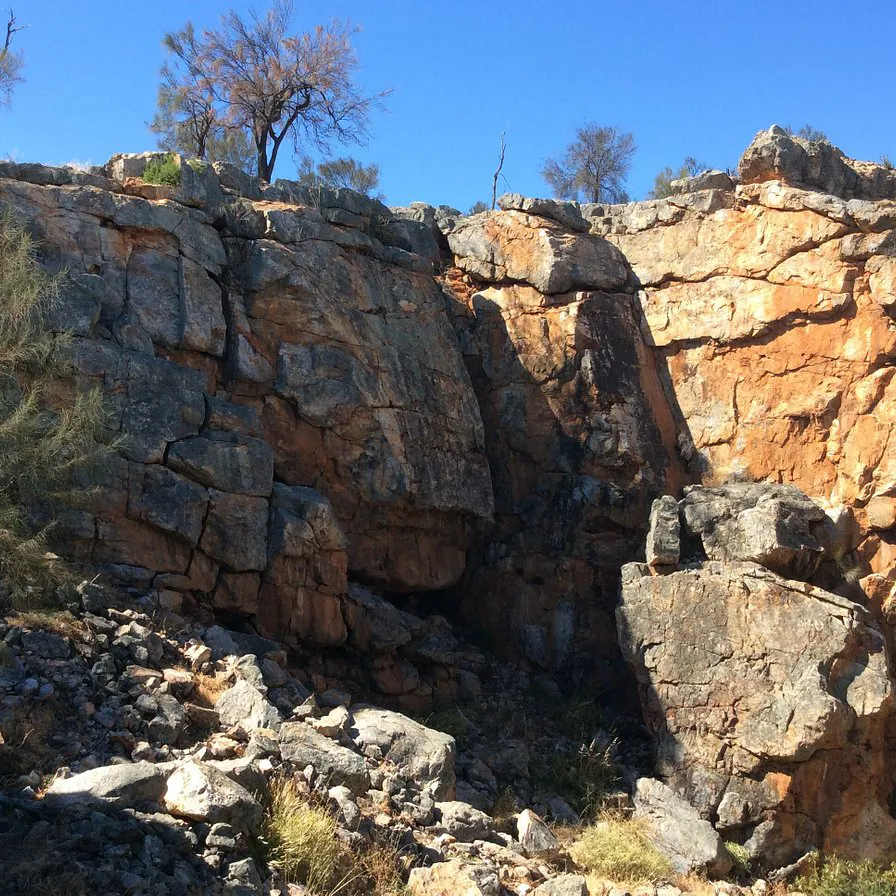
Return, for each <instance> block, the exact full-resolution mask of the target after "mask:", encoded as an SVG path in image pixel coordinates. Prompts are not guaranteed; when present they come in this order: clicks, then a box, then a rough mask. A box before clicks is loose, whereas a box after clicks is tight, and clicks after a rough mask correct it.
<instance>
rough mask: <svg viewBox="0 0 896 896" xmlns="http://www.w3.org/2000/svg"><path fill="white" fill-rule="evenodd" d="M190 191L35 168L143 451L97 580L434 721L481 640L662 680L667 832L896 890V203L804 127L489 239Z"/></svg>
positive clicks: (506, 219) (495, 232) (119, 424)
mask: <svg viewBox="0 0 896 896" xmlns="http://www.w3.org/2000/svg"><path fill="white" fill-rule="evenodd" d="M151 158H152V154H144V155H122V156H116V157H114V158H113V159H112V160H111V161H110V162H109V163H108V164H107V165H105V166H102V167H98V168H92V169H90V170H88V171H81V170H75V169H72V168H49V167H45V166H40V165H27V164H15V163H10V162H4V163H0V204H4V205H8V206H10V207H11V208H12V209H13V211H14V213H15V214H16V215H17V216H18V217H19V218H21V219H22V220H23V221H24V222H25V223H26V224H27V225H28V227H29V229H30V230H31V231H32V232H33V234H34V235H35V237H36V238H37V240H38V245H39V254H40V260H41V262H42V264H43V265H44V266H45V267H46V268H47V269H48V270H50V271H51V272H64V276H63V279H62V281H61V284H62V294H61V302H60V303H59V307H58V309H57V310H56V312H55V317H54V320H53V322H52V324H53V327H54V328H55V329H60V330H63V329H64V330H68V331H70V332H71V333H72V346H73V351H72V357H71V375H70V377H69V379H67V380H66V382H64V383H61V384H60V394H61V396H62V400H64V394H65V390H66V389H69V390H71V389H85V388H89V387H91V386H98V387H99V388H100V389H101V390H102V392H103V393H104V395H105V398H106V405H107V408H108V413H109V418H108V425H109V429H110V431H112V433H113V434H114V435H115V436H117V437H119V438H120V447H119V449H118V451H117V452H116V453H115V454H114V456H113V457H112V458H111V459H110V460H109V462H108V463H106V464H105V465H104V467H103V469H102V470H101V471H99V472H98V473H96V474H94V475H95V476H97V477H98V480H99V481H98V482H97V483H96V484H98V485H99V486H100V490H99V492H98V497H97V500H96V502H95V503H94V505H93V506H92V507H91V508H90V510H89V511H86V510H81V511H76V512H67V513H66V514H65V516H64V519H63V520H62V523H63V525H62V527H61V529H60V532H62V533H64V537H63V538H62V539H61V542H62V545H63V547H64V550H65V551H66V552H67V553H68V554H69V555H71V556H72V557H73V558H74V559H76V560H79V561H86V562H89V563H90V564H91V565H92V566H94V567H95V568H97V569H99V570H100V571H102V572H104V573H105V574H107V575H108V576H110V577H111V578H112V579H115V580H117V581H118V582H123V583H126V584H128V585H130V586H132V587H134V588H136V589H138V590H142V591H144V592H145V591H152V592H153V593H154V594H155V595H156V597H157V600H158V602H159V605H160V606H161V607H163V608H165V609H166V610H168V611H171V612H175V613H179V614H183V615H185V616H192V617H194V618H198V619H201V620H202V621H203V622H204V624H206V625H209V626H210V625H212V624H213V623H214V622H215V621H216V620H217V621H220V622H224V623H226V624H227V625H229V626H232V627H235V628H239V629H243V630H250V629H251V630H253V631H254V632H255V633H257V634H258V635H261V636H263V637H266V638H272V639H276V640H277V641H278V642H280V643H282V644H283V645H284V646H285V647H286V648H288V649H290V650H295V651H302V650H306V649H310V648H312V647H313V648H314V649H318V650H322V651H325V652H326V656H327V661H326V663H325V664H324V667H323V668H324V671H323V672H321V677H320V680H319V681H316V682H315V685H316V686H320V687H321V688H323V687H326V686H327V685H332V684H334V683H338V681H339V680H345V679H346V677H349V678H351V677H354V680H353V682H352V686H353V687H354V688H356V689H357V690H359V691H360V690H361V684H363V687H364V688H366V689H368V691H369V692H371V693H374V694H377V695H379V698H378V699H380V700H381V702H383V703H384V704H386V705H389V706H390V707H394V708H397V709H403V710H418V709H421V708H424V707H427V706H430V705H432V703H433V701H449V702H450V701H452V700H455V699H456V698H457V696H458V694H461V693H463V692H465V691H466V692H467V693H469V692H470V691H471V690H474V691H475V677H476V671H477V666H476V661H475V658H474V657H473V655H472V654H471V653H470V651H469V650H467V649H466V648H465V647H463V646H462V645H461V644H460V643H459V642H458V641H457V640H456V639H455V637H454V635H453V634H452V630H451V625H450V624H449V622H448V621H446V619H445V618H444V617H445V616H448V617H451V618H452V619H455V620H459V621H462V622H463V623H465V624H466V626H468V627H470V628H474V629H477V630H479V631H480V632H482V633H484V634H485V635H487V636H489V637H490V638H491V642H492V647H493V649H494V650H496V651H497V652H498V653H500V654H501V655H503V656H504V657H505V658H507V659H511V660H513V661H514V662H516V663H517V664H519V665H520V666H522V667H523V668H525V669H526V670H528V671H529V672H530V673H535V674H536V675H537V674H544V675H550V676H552V677H557V678H559V679H565V680H568V681H572V682H574V683H576V684H578V685H580V686H584V687H587V688H590V689H591V690H592V691H593V692H595V693H597V692H602V693H605V694H616V693H621V692H624V691H627V690H628V688H629V684H630V682H631V680H632V678H634V680H635V681H636V682H637V685H638V691H639V694H640V701H641V709H642V711H643V715H644V719H645V721H646V722H647V725H648V727H649V729H650V731H651V734H652V737H653V741H654V745H655V749H656V772H657V775H658V776H659V777H660V778H661V779H662V781H663V782H664V784H665V785H668V788H671V791H670V794H668V795H667V794H665V792H664V791H663V792H662V793H660V790H658V789H657V788H658V787H661V786H662V785H659V784H657V783H656V782H654V784H652V785H651V786H649V787H648V786H646V785H645V786H643V787H641V788H640V792H642V795H643V796H644V799H645V800H646V799H647V795H648V794H652V795H653V796H652V798H654V799H655V800H656V801H658V804H660V805H666V804H667V803H669V801H670V800H680V798H684V799H686V800H687V801H688V802H689V803H690V804H691V806H692V807H693V809H694V810H696V812H697V813H698V814H699V816H700V818H701V820H702V822H709V823H711V824H712V825H713V826H714V827H715V829H716V831H718V832H719V833H721V835H722V836H723V837H724V839H725V840H727V841H736V842H738V843H740V844H742V845H743V846H744V848H745V849H746V850H747V852H748V853H749V854H750V855H751V856H752V857H754V858H755V860H756V861H759V862H762V863H765V864H766V865H768V866H776V867H777V866H781V865H786V864H787V863H790V862H794V861H796V860H798V859H799V858H800V857H801V856H802V854H803V853H805V852H806V851H808V850H810V849H813V848H826V849H832V850H837V851H840V852H844V853H848V854H853V855H862V856H871V857H874V858H887V857H890V858H892V857H893V856H892V855H891V854H890V853H891V852H892V847H891V846H889V844H891V843H892V842H893V836H892V833H893V825H894V824H896V823H894V821H893V819H892V818H891V816H890V814H889V808H888V807H889V806H890V805H891V804H892V797H893V794H894V788H893V777H894V775H893V769H892V768H891V767H890V766H891V763H890V762H888V761H887V758H886V757H887V755H888V752H889V745H890V744H892V740H893V724H894V722H893V718H892V716H893V714H892V700H893V698H892V688H893V681H892V674H891V671H890V666H891V658H890V654H891V652H892V650H893V646H894V641H893V625H894V624H896V460H894V455H892V454H891V453H890V438H891V430H892V429H893V426H894V422H896V383H894V376H893V374H894V371H896V363H894V362H896V326H894V321H896V174H894V172H892V171H890V170H889V169H887V168H884V167H882V166H876V165H872V164H870V163H863V162H855V161H854V160H850V159H847V158H845V157H844V156H843V155H842V154H841V153H840V152H839V150H837V149H836V148H835V147H832V146H830V144H827V143H811V142H807V141H804V140H800V139H798V138H793V137H791V136H789V135H787V134H786V133H785V132H784V131H783V130H781V129H780V128H772V129H770V130H769V131H766V132H762V133H760V134H759V135H757V137H756V139H755V140H754V141H753V143H752V144H751V146H750V147H749V148H748V149H747V151H746V152H745V154H744V156H743V158H742V159H741V163H740V168H739V175H738V176H734V175H732V174H726V173H722V172H705V173H703V174H701V175H698V176H697V177H696V178H691V179H689V180H687V181H682V182H676V185H675V189H676V192H675V193H674V194H673V195H672V196H669V197H668V198H665V199H659V200H651V201H647V202H638V203H630V204H628V205H615V206H614V205H596V204H585V205H579V204H576V203H563V202H556V201H553V200H545V199H532V198H525V197H522V196H519V195H516V194H508V195H505V196H504V197H502V198H501V200H500V203H499V205H500V208H499V209H497V210H495V211H492V212H485V213H482V214H478V215H474V216H464V215H462V214H460V213H459V212H457V211H456V210H454V209H450V208H448V207H445V206H441V207H439V208H433V207H431V206H427V205H423V204H415V205H412V206H410V207H408V208H398V209H389V208H387V207H386V206H384V205H383V204H381V203H379V202H377V201H375V200H371V199H369V198H367V197H364V196H361V195H359V194H356V193H353V192H351V191H346V190H327V189H320V190H308V189H306V188H302V187H300V186H298V185H296V184H294V183H290V182H287V181H277V182H276V183H274V184H272V185H267V184H263V183H261V182H259V181H258V180H257V179H255V178H251V177H248V176H247V175H245V174H243V173H241V172H239V171H237V170H236V169H233V168H231V167H229V166H226V165H215V166H210V165H206V164H204V163H199V162H195V161H190V162H188V161H186V160H181V162H180V174H181V177H180V184H179V186H176V187H169V186H159V185H153V184H148V183H146V182H145V181H144V180H143V179H142V175H143V173H144V169H145V167H146V164H147V162H148V161H149V160H150V159H151ZM657 499H659V500H657ZM645 537H646V544H647V549H646V553H645V550H644V544H645ZM643 561H646V563H645V562H643ZM620 593H621V595H622V598H621V602H620ZM409 609H413V610H415V611H417V612H415V613H411V612H407V610H409ZM433 611H435V612H433ZM436 613H439V614H442V615H436ZM325 679H327V680H325ZM359 683H361V684H359ZM244 689H245V690H246V692H247V693H246V695H244V696H243V697H240V695H239V694H238V695H236V697H240V699H245V700H249V698H252V693H251V689H250V688H248V686H247V687H246V688H244ZM253 699H254V698H253ZM250 702H251V701H250ZM255 709H256V710H259V711H262V710H264V709H265V707H261V709H259V708H258V707H255ZM224 711H225V713H226V707H225V708H224ZM236 711H237V712H238V713H242V714H243V716H244V717H245V715H246V714H248V713H251V712H253V711H254V710H253V709H252V707H251V706H249V707H248V708H247V707H246V706H244V705H243V704H242V703H240V704H239V705H238V708H237V710H236ZM371 712H373V711H372V710H371ZM162 716H164V713H162ZM356 719H357V716H356ZM275 721H276V722H277V724H279V723H280V722H281V721H282V719H279V718H278V719H276V720H275ZM159 724H160V725H165V724H168V722H165V720H164V718H163V721H162V722H160V723H159ZM285 724H286V726H288V725H290V724H292V723H290V722H287V723H285ZM370 725H371V732H373V733H372V734H371V737H375V736H378V735H376V731H377V730H378V729H377V727H376V725H377V723H376V719H375V718H374V717H372V716H371V721H370ZM258 727H259V728H266V727H271V720H270V719H266V720H265V719H261V718H260V717H259V724H258ZM288 730H289V729H288V727H287V731H288ZM294 733H296V734H297V735H298V734H301V735H302V737H301V738H299V737H298V736H296V737H292V736H289V737H283V736H282V735H281V740H282V741H283V742H284V743H288V744H290V746H289V747H288V749H289V750H294V751H296V756H299V755H300V754H301V755H305V753H304V752H303V751H312V752H313V750H314V749H316V748H317V747H316V743H317V740H318V738H319V737H327V736H328V735H321V734H319V732H315V731H312V733H311V734H308V733H307V732H305V731H304V729H296V730H295V732H294ZM352 755H353V756H355V755H356V754H355V753H353V754H352ZM296 761H297V762H298V761H299V760H298V759H297V760H296ZM334 761H336V760H334ZM346 762H347V763H348V759H346ZM350 764H351V763H348V765H347V766H346V768H348V766H349V765H350ZM356 764H357V763H356ZM355 771H356V772H357V775H355V777H351V776H350V775H349V776H347V777H346V779H345V786H347V787H348V788H349V789H351V788H355V789H358V788H359V787H361V786H362V784H363V783H365V782H363V781H361V778H362V777H363V775H362V772H363V769H360V767H359V769H356V770H355ZM195 776H196V772H195V770H187V771H184V772H183V773H182V775H181V777H182V778H183V780H182V781H180V782H177V783H178V786H179V788H180V789H181V790H183V791H184V792H185V793H188V792H190V791H191V789H193V788H195V781H194V780H193V778H195ZM152 780H153V781H155V779H154V778H153V779H152ZM147 781H149V779H147ZM169 782H170V779H169ZM156 783H157V782H156ZM138 784H139V786H141V787H142V786H144V784H143V782H142V779H140V780H139V781H138ZM654 785H656V786H654ZM152 786H155V784H152ZM668 788H667V789H668ZM657 794H660V796H657ZM176 798H177V799H179V797H175V796H172V797H171V799H172V800H174V799H176ZM644 811H645V812H648V810H647V809H645V810H644ZM649 811H653V809H650V810H649ZM222 823H223V822H222ZM228 823H229V822H228ZM715 849H716V846H715V845H714V843H713V844H711V849H710V853H711V854H712V856H715V852H713V850H715ZM707 862H708V866H707V867H709V866H711V865H712V864H713V862H715V863H716V864H718V862H717V859H716V858H712V860H711V861H710V860H707Z"/></svg>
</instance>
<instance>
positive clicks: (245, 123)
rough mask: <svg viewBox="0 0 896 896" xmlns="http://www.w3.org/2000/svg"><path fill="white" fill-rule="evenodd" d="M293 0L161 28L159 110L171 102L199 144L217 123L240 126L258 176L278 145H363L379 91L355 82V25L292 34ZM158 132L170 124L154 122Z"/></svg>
mask: <svg viewBox="0 0 896 896" xmlns="http://www.w3.org/2000/svg"><path fill="white" fill-rule="evenodd" d="M292 19H293V5H292V0H274V2H273V5H272V6H271V8H270V9H269V10H268V11H267V12H266V13H265V14H264V15H263V16H260V15H258V14H256V13H254V12H252V13H250V14H249V15H248V16H247V17H245V18H244V17H242V16H241V15H239V14H238V13H237V12H235V11H233V10H231V11H230V12H228V13H226V14H225V15H224V16H223V17H222V19H221V25H220V27H219V28H217V29H212V30H207V31H204V32H203V33H202V35H201V37H197V36H196V34H195V32H194V30H193V27H192V25H190V24H189V23H188V24H187V25H186V26H185V27H184V28H183V29H182V30H181V31H179V32H177V33H174V34H167V35H166V36H165V45H166V46H167V48H168V50H169V52H170V53H171V54H172V56H171V60H170V61H169V63H168V64H167V65H166V67H165V68H163V70H162V79H163V83H162V87H161V89H160V112H163V111H164V108H163V106H164V105H167V106H168V108H169V109H170V110H171V111H172V113H173V115H172V119H173V121H174V122H175V123H176V124H177V126H179V125H181V124H183V125H185V126H186V127H187V129H188V133H189V135H190V137H191V139H192V140H194V141H195V145H196V146H197V147H199V146H200V138H201V137H202V135H203V133H205V134H206V135H207V136H206V143H205V144H204V146H205V151H206V152H208V142H207V139H208V135H210V134H212V133H214V131H215V129H216V128H223V129H224V130H225V131H229V132H233V131H239V132H242V133H243V134H244V135H245V136H246V138H247V139H248V140H249V141H250V143H251V145H252V148H253V150H254V154H255V162H256V168H257V171H258V175H259V176H260V177H261V178H262V179H263V180H266V181H270V179H271V176H272V174H273V171H274V167H275V165H276V163H277V159H278V156H279V154H280V150H281V148H282V146H283V144H284V143H285V142H287V141H290V142H291V143H292V144H293V146H294V148H295V149H296V151H299V149H300V148H301V147H302V145H303V144H306V143H311V144H313V145H314V146H316V147H318V148H319V149H324V150H325V149H326V148H327V147H328V146H329V145H330V144H331V143H332V142H333V141H337V142H340V143H352V142H354V143H363V142H364V140H365V139H366V137H367V134H368V123H369V116H370V112H371V110H372V108H373V107H374V106H375V105H376V104H377V102H378V101H379V100H380V99H381V98H382V97H383V96H384V94H380V95H379V96H374V97H368V96H365V95H364V94H363V93H362V92H361V90H360V88H359V86H358V85H357V84H356V83H355V79H354V76H355V71H356V69H357V67H358V62H357V57H356V55H355V51H354V49H353V48H352V45H351V38H352V36H353V35H354V34H355V31H356V29H355V28H354V27H353V26H352V25H350V24H349V23H347V22H339V21H333V22H332V23H330V24H329V25H326V26H323V25H321V26H318V27H317V28H315V29H314V31H312V32H310V33H308V34H298V35H295V34H292V33H291V28H292ZM160 125H161V128H162V130H161V131H157V132H162V133H167V130H168V128H167V126H166V124H165V122H164V117H163V120H162V121H160Z"/></svg>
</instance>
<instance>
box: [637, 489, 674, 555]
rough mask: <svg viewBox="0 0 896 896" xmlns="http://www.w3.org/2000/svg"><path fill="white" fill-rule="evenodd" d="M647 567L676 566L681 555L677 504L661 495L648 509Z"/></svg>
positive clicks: (670, 497) (668, 497) (668, 496)
mask: <svg viewBox="0 0 896 896" xmlns="http://www.w3.org/2000/svg"><path fill="white" fill-rule="evenodd" d="M645 553H646V555H647V565H648V566H678V560H679V555H680V553H681V522H680V520H679V518H678V502H677V501H676V500H675V498H673V497H672V496H671V495H663V496H662V497H661V498H657V499H656V500H655V501H654V502H653V506H652V507H651V508H650V526H649V529H648V530H647V545H646V547H645Z"/></svg>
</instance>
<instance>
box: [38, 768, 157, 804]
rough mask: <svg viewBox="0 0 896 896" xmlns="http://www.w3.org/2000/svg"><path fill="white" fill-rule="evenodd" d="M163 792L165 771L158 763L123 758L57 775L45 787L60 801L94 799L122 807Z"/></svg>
mask: <svg viewBox="0 0 896 896" xmlns="http://www.w3.org/2000/svg"><path fill="white" fill-rule="evenodd" d="M164 792H165V775H164V773H163V772H162V770H161V769H160V768H159V767H158V766H156V765H154V764H153V763H151V762H134V763H130V762H123V763H121V764H120V765H103V766H100V768H94V769H91V770H90V771H86V772H81V773H80V774H78V775H72V777H71V778H57V779H56V780H55V781H53V783H52V784H51V785H50V787H49V789H48V790H47V799H48V800H50V801H52V802H61V803H69V802H92V801H96V802H99V803H103V804H105V805H107V806H109V807H110V808H116V809H124V808H128V807H133V806H138V805H140V804H141V803H144V802H156V801H158V800H159V799H160V797H161V796H162V794H163V793H164Z"/></svg>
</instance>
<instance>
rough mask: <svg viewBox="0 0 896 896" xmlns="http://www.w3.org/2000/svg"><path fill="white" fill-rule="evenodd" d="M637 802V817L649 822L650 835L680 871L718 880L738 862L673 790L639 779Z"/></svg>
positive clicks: (660, 783) (711, 827) (720, 839)
mask: <svg viewBox="0 0 896 896" xmlns="http://www.w3.org/2000/svg"><path fill="white" fill-rule="evenodd" d="M634 801H635V814H634V817H635V818H641V819H643V820H644V821H645V822H646V823H647V827H648V832H649V833H648V836H649V837H650V839H651V840H652V841H653V843H654V845H655V846H656V848H657V849H658V850H659V851H660V852H662V853H663V854H664V855H667V856H668V857H669V859H670V860H671V862H672V867H673V869H674V870H675V871H676V872H678V873H679V874H691V873H697V874H708V875H709V876H710V877H716V878H718V877H723V876H724V875H725V874H727V873H728V872H729V871H730V870H731V868H732V866H733V864H734V863H733V862H732V860H731V856H730V855H729V853H728V850H726V849H725V844H724V843H723V842H722V838H721V837H720V836H719V835H718V834H717V833H716V831H715V829H714V828H713V826H712V825H711V824H710V823H709V822H708V821H704V820H703V819H702V818H700V816H699V815H698V814H697V811H696V810H695V809H694V808H693V806H691V805H690V804H689V803H686V802H685V801H684V800H683V799H681V798H680V797H678V796H676V795H675V793H674V792H673V791H672V789H671V788H669V787H667V786H666V785H665V784H663V783H662V782H661V781H656V780H654V779H653V778H639V779H638V782H637V784H636V785H635V794H634Z"/></svg>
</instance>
